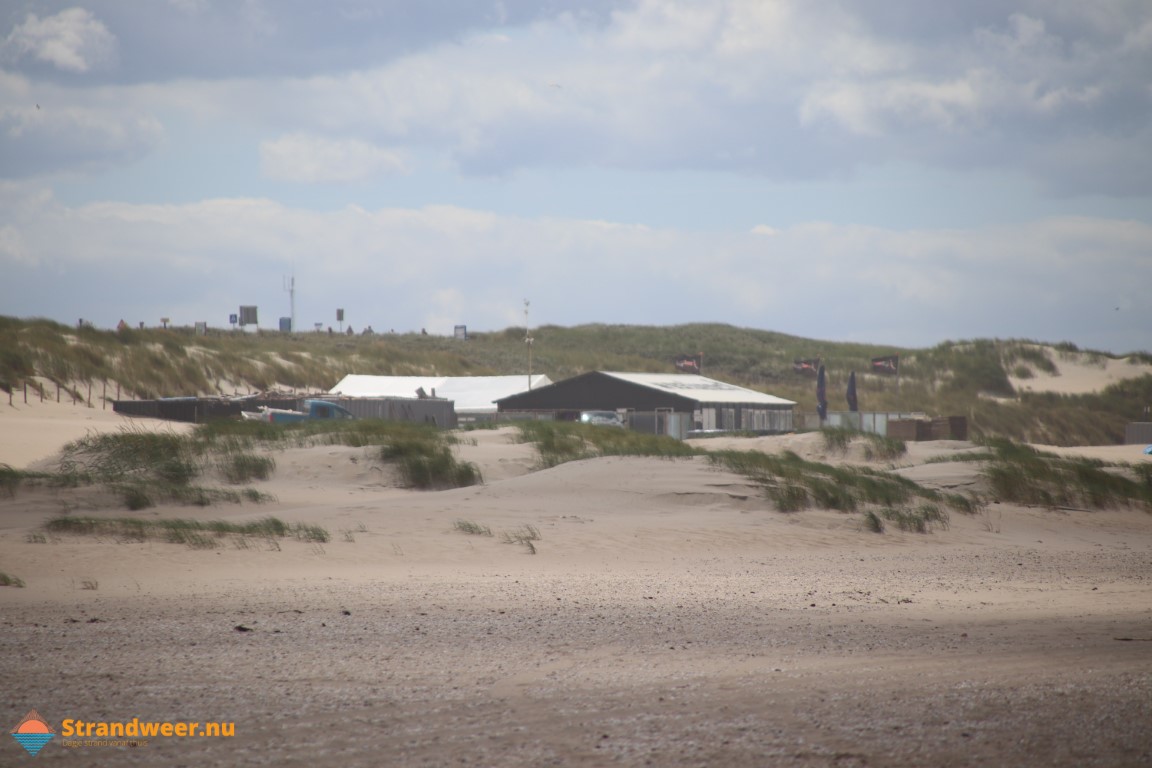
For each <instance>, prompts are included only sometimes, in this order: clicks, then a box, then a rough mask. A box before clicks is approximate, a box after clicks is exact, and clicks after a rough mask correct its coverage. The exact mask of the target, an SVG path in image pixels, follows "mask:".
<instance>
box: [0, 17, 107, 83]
mask: <svg viewBox="0 0 1152 768" xmlns="http://www.w3.org/2000/svg"><path fill="white" fill-rule="evenodd" d="M0 56H2V57H3V59H6V60H8V61H19V60H20V59H23V58H26V57H30V58H32V59H35V60H37V61H41V62H46V63H48V64H51V65H52V66H54V67H55V68H57V69H59V70H61V71H64V72H72V73H77V74H83V73H86V72H88V71H90V70H92V69H95V68H99V67H105V66H109V65H111V64H112V63H113V61H114V60H115V57H116V37H115V36H114V35H113V34H112V33H111V32H109V31H108V28H107V27H106V26H104V24H103V23H102V22H101V21H100V20H99V19H97V18H96V17H95V16H94V15H93V14H92V13H91V12H90V11H87V10H85V9H83V8H69V9H67V10H63V11H61V12H59V13H57V14H55V15H53V16H46V17H45V18H43V19H41V18H40V17H39V16H37V15H36V14H34V13H30V14H28V15H27V16H26V17H25V19H24V21H23V23H21V24H18V25H16V26H15V27H14V28H13V29H12V31H11V32H10V33H9V34H8V36H7V37H6V38H5V39H4V40H3V42H0Z"/></svg>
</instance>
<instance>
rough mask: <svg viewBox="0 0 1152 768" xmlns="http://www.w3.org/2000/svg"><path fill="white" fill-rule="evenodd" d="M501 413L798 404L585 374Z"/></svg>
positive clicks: (708, 386) (701, 379) (693, 384)
mask: <svg viewBox="0 0 1152 768" xmlns="http://www.w3.org/2000/svg"><path fill="white" fill-rule="evenodd" d="M497 403H498V404H499V406H500V410H502V411H516V410H529V411H539V410H605V409H606V410H616V409H621V408H627V409H631V410H639V411H649V410H658V409H663V408H673V409H675V410H679V411H683V410H691V409H694V408H698V407H709V406H712V407H716V406H720V407H726V406H733V407H736V406H740V407H747V406H751V407H754V408H760V409H766V410H791V409H792V408H793V407H794V406H795V405H796V403H794V402H793V401H791V400H785V399H784V398H781V397H776V396H775V395H766V394H764V393H763V392H757V391H755V390H752V389H747V388H745V387H739V386H736V385H735V384H728V383H726V382H723V381H717V380H716V379H709V378H707V377H705V376H697V375H693V374H684V373H613V372H607V371H589V372H588V373H582V374H579V375H577V376H573V377H572V378H569V379H564V380H563V381H559V382H556V383H555V384H550V385H548V386H546V387H540V388H533V389H532V391H531V392H520V393H518V394H515V395H509V396H508V397H504V398H501V399H500V400H498V401H497Z"/></svg>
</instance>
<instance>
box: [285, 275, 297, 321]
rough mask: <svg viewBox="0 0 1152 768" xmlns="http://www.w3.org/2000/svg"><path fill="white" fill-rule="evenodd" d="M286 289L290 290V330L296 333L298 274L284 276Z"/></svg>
mask: <svg viewBox="0 0 1152 768" xmlns="http://www.w3.org/2000/svg"><path fill="white" fill-rule="evenodd" d="M284 290H286V291H288V311H289V317H290V318H291V322H292V328H291V329H290V331H291V332H292V333H296V275H292V276H291V277H285V278H284Z"/></svg>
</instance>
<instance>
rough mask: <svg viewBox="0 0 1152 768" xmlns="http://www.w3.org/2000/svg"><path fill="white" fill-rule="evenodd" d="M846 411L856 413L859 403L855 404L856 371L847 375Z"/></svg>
mask: <svg viewBox="0 0 1152 768" xmlns="http://www.w3.org/2000/svg"><path fill="white" fill-rule="evenodd" d="M847 397H848V410H850V411H852V412H856V411H858V410H859V409H860V408H859V403H857V402H856V371H852V373H850V374H848V395H847Z"/></svg>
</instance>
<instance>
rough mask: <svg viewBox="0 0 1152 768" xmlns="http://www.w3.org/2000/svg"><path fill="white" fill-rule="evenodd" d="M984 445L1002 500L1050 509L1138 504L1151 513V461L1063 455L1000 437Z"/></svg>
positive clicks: (991, 480) (992, 485)
mask: <svg viewBox="0 0 1152 768" xmlns="http://www.w3.org/2000/svg"><path fill="white" fill-rule="evenodd" d="M985 445H986V447H987V448H988V450H989V452H990V455H991V458H990V460H989V461H988V463H987V464H986V466H985V467H984V469H983V475H984V477H985V478H986V479H987V481H988V486H989V492H990V493H991V494H992V495H993V496H994V497H996V498H998V499H999V500H1001V501H1008V502H1013V503H1016V504H1035V505H1037V506H1042V507H1048V508H1057V507H1075V508H1086V509H1106V508H1110V507H1118V506H1137V507H1143V508H1144V509H1145V510H1147V511H1149V512H1152V465H1148V464H1140V465H1137V466H1116V465H1110V464H1107V463H1105V462H1102V461H1099V460H1095V459H1088V458H1082V457H1062V456H1057V455H1055V454H1052V453H1048V452H1045V451H1039V450H1036V449H1035V448H1032V447H1030V446H1027V445H1020V444H1018V443H1013V442H1012V441H1010V440H1004V439H1000V438H996V439H989V440H988V441H986V444H985Z"/></svg>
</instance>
